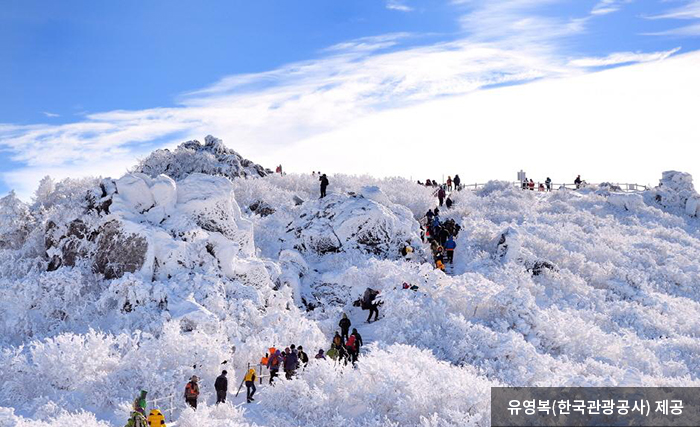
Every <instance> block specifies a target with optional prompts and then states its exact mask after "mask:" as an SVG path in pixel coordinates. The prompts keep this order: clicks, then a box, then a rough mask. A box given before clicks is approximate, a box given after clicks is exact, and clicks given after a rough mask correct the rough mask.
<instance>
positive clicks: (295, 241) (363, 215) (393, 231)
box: [285, 187, 420, 258]
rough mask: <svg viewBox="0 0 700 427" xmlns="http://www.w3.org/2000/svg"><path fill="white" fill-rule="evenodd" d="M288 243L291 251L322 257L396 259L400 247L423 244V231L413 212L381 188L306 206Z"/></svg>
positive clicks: (288, 230) (330, 198)
mask: <svg viewBox="0 0 700 427" xmlns="http://www.w3.org/2000/svg"><path fill="white" fill-rule="evenodd" d="M285 240H286V242H287V244H288V246H290V248H293V249H295V250H298V251H300V252H307V253H308V252H311V253H315V254H318V255H324V254H328V253H333V252H350V251H359V252H362V253H368V254H374V255H381V256H382V257H386V258H395V257H396V256H397V254H398V248H399V247H400V245H402V244H405V243H406V242H413V243H417V242H419V241H420V230H419V225H418V223H417V222H416V221H415V220H414V219H413V215H412V213H411V211H410V210H408V209H407V208H405V207H403V206H399V205H396V204H394V203H391V202H390V201H389V200H388V198H387V197H386V195H385V194H384V193H382V192H381V190H379V189H378V188H377V187H365V188H363V189H362V191H361V192H360V194H355V195H342V194H331V195H329V196H328V197H326V198H323V199H321V200H318V201H311V202H307V203H305V204H304V205H303V207H302V209H301V211H300V213H299V215H298V216H297V218H296V219H295V220H294V221H293V222H292V223H291V224H290V225H289V227H288V229H287V233H286V236H285Z"/></svg>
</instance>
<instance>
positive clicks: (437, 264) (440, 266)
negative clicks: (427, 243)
mask: <svg viewBox="0 0 700 427" xmlns="http://www.w3.org/2000/svg"><path fill="white" fill-rule="evenodd" d="M435 268H437V269H438V270H440V271H445V264H443V262H442V260H441V259H439V260H437V261H435Z"/></svg>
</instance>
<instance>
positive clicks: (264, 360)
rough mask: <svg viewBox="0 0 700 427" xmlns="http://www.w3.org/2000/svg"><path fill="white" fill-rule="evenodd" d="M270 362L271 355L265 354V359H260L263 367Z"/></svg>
mask: <svg viewBox="0 0 700 427" xmlns="http://www.w3.org/2000/svg"><path fill="white" fill-rule="evenodd" d="M268 360H270V353H265V355H264V356H263V357H261V358H260V364H261V365H262V366H267V361H268Z"/></svg>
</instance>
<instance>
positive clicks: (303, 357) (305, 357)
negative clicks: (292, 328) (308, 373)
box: [298, 346, 309, 368]
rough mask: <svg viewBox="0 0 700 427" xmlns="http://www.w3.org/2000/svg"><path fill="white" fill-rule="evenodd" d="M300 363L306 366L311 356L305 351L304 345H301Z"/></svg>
mask: <svg viewBox="0 0 700 427" xmlns="http://www.w3.org/2000/svg"><path fill="white" fill-rule="evenodd" d="M298 350H299V363H301V364H302V365H304V367H305V368H306V366H307V365H308V364H309V356H308V355H307V354H306V353H305V352H304V348H303V347H302V346H299V349H298Z"/></svg>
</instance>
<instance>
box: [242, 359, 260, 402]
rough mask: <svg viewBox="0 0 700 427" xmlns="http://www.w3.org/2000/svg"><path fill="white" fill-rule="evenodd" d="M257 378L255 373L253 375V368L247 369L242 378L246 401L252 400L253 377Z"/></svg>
mask: <svg viewBox="0 0 700 427" xmlns="http://www.w3.org/2000/svg"><path fill="white" fill-rule="evenodd" d="M256 378H257V375H255V369H252V368H251V369H248V373H247V374H245V378H244V379H243V380H244V381H245V387H246V395H247V396H248V403H250V402H252V401H253V400H255V399H253V395H254V394H255V379H256Z"/></svg>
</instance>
